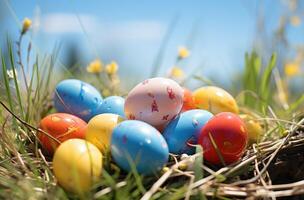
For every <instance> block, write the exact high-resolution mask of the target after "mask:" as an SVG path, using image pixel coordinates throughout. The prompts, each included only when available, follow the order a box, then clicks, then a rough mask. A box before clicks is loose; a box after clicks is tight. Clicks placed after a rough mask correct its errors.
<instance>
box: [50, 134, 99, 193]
mask: <svg viewBox="0 0 304 200" xmlns="http://www.w3.org/2000/svg"><path fill="white" fill-rule="evenodd" d="M53 171H54V175H55V177H56V179H57V180H58V183H59V184H60V185H61V186H62V187H63V188H64V189H66V190H67V191H70V192H72V193H76V194H83V193H85V192H87V191H89V190H90V188H91V186H92V185H93V184H94V182H96V181H97V180H98V179H99V178H100V175H101V172H102V154H101V152H100V151H99V150H98V148H97V147H95V146H94V145H93V144H91V143H89V142H87V141H85V140H82V139H69V140H67V141H65V142H63V143H62V144H60V146H59V147H58V148H57V150H56V151H55V154H54V158H53Z"/></svg>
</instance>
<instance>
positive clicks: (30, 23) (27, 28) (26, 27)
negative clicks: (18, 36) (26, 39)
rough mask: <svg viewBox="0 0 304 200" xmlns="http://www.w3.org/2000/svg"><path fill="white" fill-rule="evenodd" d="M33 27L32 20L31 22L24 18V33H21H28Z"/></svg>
mask: <svg viewBox="0 0 304 200" xmlns="http://www.w3.org/2000/svg"><path fill="white" fill-rule="evenodd" d="M31 25H32V20H30V19H29V18H24V20H23V24H22V31H21V33H22V34H24V33H26V31H28V30H29V28H30V27H31Z"/></svg>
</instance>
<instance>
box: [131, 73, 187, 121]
mask: <svg viewBox="0 0 304 200" xmlns="http://www.w3.org/2000/svg"><path fill="white" fill-rule="evenodd" d="M183 95H184V94H183V89H182V88H181V87H180V86H179V85H178V83H176V82H175V81H173V80H171V79H167V78H161V77H157V78H151V79H147V80H145V81H143V82H141V83H139V84H138V85H137V86H135V87H134V88H133V89H132V90H131V91H130V92H129V94H128V96H127V98H126V102H125V115H126V117H127V118H128V119H137V120H141V121H145V122H147V123H149V124H151V125H153V126H162V125H164V124H166V123H167V122H168V121H170V120H172V119H173V118H174V117H175V116H176V115H177V114H178V113H179V112H180V111H181V108H182V106H183Z"/></svg>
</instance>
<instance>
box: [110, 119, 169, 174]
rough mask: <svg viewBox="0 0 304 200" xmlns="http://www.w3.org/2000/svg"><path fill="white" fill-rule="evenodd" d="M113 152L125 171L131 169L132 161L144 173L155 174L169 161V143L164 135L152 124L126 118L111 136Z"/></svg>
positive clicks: (114, 157)
mask: <svg viewBox="0 0 304 200" xmlns="http://www.w3.org/2000/svg"><path fill="white" fill-rule="evenodd" d="M111 154H112V157H113V159H114V161H115V162H116V163H117V164H118V166H119V167H121V168H122V169H124V170H125V171H127V172H129V171H131V166H130V162H133V163H134V164H135V165H136V169H137V171H138V172H139V173H142V174H146V175H148V174H153V173H155V172H157V171H158V170H160V169H162V167H163V166H164V165H165V164H166V163H167V161H168V157H169V150H168V145H167V143H166V141H165V139H164V138H163V136H162V135H161V134H160V133H159V132H158V131H157V130H156V129H155V128H154V127H152V126H151V125H149V124H147V123H145V122H142V121H138V120H126V121H123V122H121V123H120V124H119V125H118V126H117V127H116V128H114V130H113V133H112V138H111Z"/></svg>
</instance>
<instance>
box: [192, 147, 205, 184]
mask: <svg viewBox="0 0 304 200" xmlns="http://www.w3.org/2000/svg"><path fill="white" fill-rule="evenodd" d="M196 153H199V156H198V157H197V158H196V159H195V161H194V176H195V179H194V180H195V181H197V180H200V179H202V178H203V177H204V170H202V164H203V148H202V147H201V146H200V145H197V146H196Z"/></svg>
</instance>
